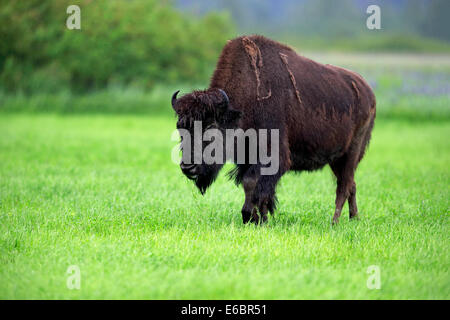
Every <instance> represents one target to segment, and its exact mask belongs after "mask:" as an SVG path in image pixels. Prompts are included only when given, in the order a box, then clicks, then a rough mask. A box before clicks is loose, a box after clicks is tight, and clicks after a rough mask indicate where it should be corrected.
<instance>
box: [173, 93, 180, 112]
mask: <svg viewBox="0 0 450 320" xmlns="http://www.w3.org/2000/svg"><path fill="white" fill-rule="evenodd" d="M178 92H180V90H178V91H175V93H174V94H173V95H172V108H174V109H175V103H176V102H177V95H178Z"/></svg>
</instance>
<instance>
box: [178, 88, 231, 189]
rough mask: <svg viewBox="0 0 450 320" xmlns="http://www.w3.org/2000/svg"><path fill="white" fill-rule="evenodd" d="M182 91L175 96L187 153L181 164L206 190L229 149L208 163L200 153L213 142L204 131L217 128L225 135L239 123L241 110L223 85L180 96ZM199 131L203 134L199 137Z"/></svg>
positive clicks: (183, 149)
mask: <svg viewBox="0 0 450 320" xmlns="http://www.w3.org/2000/svg"><path fill="white" fill-rule="evenodd" d="M178 92H179V91H177V92H175V93H174V94H173V96H172V107H173V109H174V110H175V112H176V114H177V116H178V121H177V129H178V130H179V132H180V136H181V138H182V141H181V149H182V152H183V156H182V160H181V163H180V167H181V170H182V172H183V174H184V175H185V176H186V177H187V178H189V179H191V180H193V181H194V182H195V185H196V186H197V188H198V189H199V190H200V192H201V193H202V194H203V193H204V192H205V191H206V189H207V188H208V187H209V186H210V185H211V184H212V183H213V182H214V180H215V179H216V177H217V174H218V173H219V171H220V169H221V168H222V166H223V164H224V163H225V160H226V159H225V151H224V152H223V155H224V158H223V159H221V161H217V162H215V163H210V162H209V163H208V161H205V159H203V158H201V159H200V160H198V159H199V158H198V156H199V153H200V156H201V155H202V154H203V151H204V149H205V147H207V146H208V144H209V142H207V141H203V139H202V137H203V134H204V133H205V131H206V130H211V129H217V130H218V132H221V133H222V134H223V137H225V133H224V131H225V129H227V128H234V127H236V126H237V122H238V120H239V117H240V112H239V111H237V110H234V109H233V108H232V107H231V105H230V100H229V98H228V96H227V94H226V93H225V91H223V90H221V89H208V90H205V91H194V92H192V93H189V94H186V95H184V96H182V97H180V98H179V99H177V94H178ZM199 128H201V129H200V130H199ZM199 131H200V132H199ZM210 132H211V131H210ZM199 133H200V135H201V137H198V135H199ZM186 136H188V137H187V138H186ZM212 140H213V139H212ZM199 141H201V142H200V143H199ZM196 143H197V146H196V147H195V146H194V144H196ZM223 147H224V146H223ZM200 149H201V150H200ZM223 150H225V149H223ZM194 152H196V154H194ZM186 153H189V154H186ZM194 159H197V160H196V161H195V160H194Z"/></svg>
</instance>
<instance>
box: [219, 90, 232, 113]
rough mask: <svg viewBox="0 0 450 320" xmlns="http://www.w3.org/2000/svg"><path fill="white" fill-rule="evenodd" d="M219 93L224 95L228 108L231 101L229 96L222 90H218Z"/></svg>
mask: <svg viewBox="0 0 450 320" xmlns="http://www.w3.org/2000/svg"><path fill="white" fill-rule="evenodd" d="M218 90H219V92H220V93H221V94H222V95H223V98H224V100H225V108H226V109H227V108H228V105H229V104H230V99H228V96H227V94H226V93H225V91H223V90H222V89H218Z"/></svg>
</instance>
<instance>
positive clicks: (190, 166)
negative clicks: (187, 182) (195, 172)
mask: <svg viewBox="0 0 450 320" xmlns="http://www.w3.org/2000/svg"><path fill="white" fill-rule="evenodd" d="M194 166H195V165H194V164H184V163H181V164H180V167H181V169H182V170H189V169H192V168H193V167H194Z"/></svg>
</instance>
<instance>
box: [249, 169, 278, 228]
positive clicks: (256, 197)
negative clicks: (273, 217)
mask: <svg viewBox="0 0 450 320" xmlns="http://www.w3.org/2000/svg"><path fill="white" fill-rule="evenodd" d="M279 178H280V177H279V176H278V175H275V176H263V175H262V176H260V177H259V179H258V182H257V184H256V187H255V189H254V191H253V195H252V203H253V205H254V206H256V207H257V208H258V209H259V213H260V215H261V223H264V222H266V221H267V213H268V212H269V211H270V213H273V212H274V211H275V206H276V197H275V187H276V184H277V182H278V180H279Z"/></svg>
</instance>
